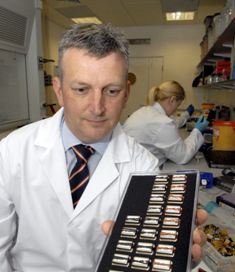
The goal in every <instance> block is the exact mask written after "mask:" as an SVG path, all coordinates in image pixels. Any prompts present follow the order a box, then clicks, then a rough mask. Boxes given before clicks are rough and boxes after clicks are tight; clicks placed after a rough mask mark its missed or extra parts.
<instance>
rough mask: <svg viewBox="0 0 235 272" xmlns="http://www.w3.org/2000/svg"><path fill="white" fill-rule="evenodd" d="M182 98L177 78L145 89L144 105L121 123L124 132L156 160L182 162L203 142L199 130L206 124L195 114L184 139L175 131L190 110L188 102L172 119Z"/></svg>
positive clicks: (189, 158) (186, 117) (205, 121)
mask: <svg viewBox="0 0 235 272" xmlns="http://www.w3.org/2000/svg"><path fill="white" fill-rule="evenodd" d="M184 98H185V91H184V89H183V87H182V86H181V85H180V84H179V83H178V82H176V81H173V80H169V81H166V82H163V83H162V84H160V86H159V87H153V88H152V89H150V90H149V94H148V98H147V106H144V107H141V108H140V109H138V110H137V111H136V112H134V113H133V114H132V115H131V116H130V117H129V118H128V119H127V120H126V122H125V123H124V130H125V132H126V133H127V134H129V135H130V136H133V137H134V138H135V139H136V140H137V141H138V142H139V143H141V144H142V145H143V146H145V147H146V148H147V149H148V150H149V151H151V152H152V153H153V154H154V155H155V156H156V157H157V158H158V159H159V160H160V164H163V163H164V162H165V161H166V160H167V159H169V160H172V161H173V162H175V163H177V164H185V163H187V162H188V161H190V160H191V159H192V157H193V156H194V155H195V153H196V152H197V151H198V149H199V148H200V146H201V145H202V144H203V141H204V138H203V136H202V133H201V132H202V131H203V130H204V129H205V128H206V127H207V125H208V121H207V120H204V118H199V120H198V121H197V123H196V124H195V128H194V129H193V130H192V132H191V133H190V135H189V136H188V137H187V138H186V139H185V140H183V139H182V138H181V137H180V135H179V131H178V127H179V126H181V125H182V124H183V123H185V122H186V120H187V119H188V117H189V115H190V114H191V113H192V112H193V106H192V105H190V106H189V107H188V108H187V111H188V113H187V114H183V115H182V119H181V120H180V121H178V122H176V120H174V119H173V118H171V117H170V116H171V115H172V114H173V113H174V112H175V111H176V110H177V108H178V107H179V106H180V104H181V103H182V101H183V100H184ZM183 119H184V120H183Z"/></svg>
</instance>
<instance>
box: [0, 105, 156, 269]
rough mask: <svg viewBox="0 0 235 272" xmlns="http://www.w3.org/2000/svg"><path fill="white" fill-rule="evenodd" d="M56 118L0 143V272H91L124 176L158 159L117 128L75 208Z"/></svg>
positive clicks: (152, 165)
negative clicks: (106, 221) (105, 222)
mask: <svg viewBox="0 0 235 272" xmlns="http://www.w3.org/2000/svg"><path fill="white" fill-rule="evenodd" d="M62 113H63V111H62V110H60V111H59V112H58V113H57V114H56V115H54V116H53V117H52V118H48V119H46V120H42V121H39V122H36V123H34V124H31V125H29V126H25V127H23V128H21V129H18V130H16V131H15V132H13V133H12V134H11V135H9V136H8V137H6V138H5V139H3V140H2V141H1V142H0V271H2V272H8V271H17V272H19V271H20V272H39V271H40V272H41V271H45V272H62V271H63V272H65V271H66V272H72V271H73V272H75V271H76V272H86V271H89V272H94V271H95V267H96V265H97V260H98V257H99V254H100V251H101V249H102V247H103V244H104V241H105V238H106V237H105V236H104V234H103V233H102V231H101V224H102V222H104V221H105V220H107V219H113V218H114V216H115V213H116V210H117V208H118V205H119V203H120V199H121V196H122V193H123V190H124V189H125V186H126V184H127V181H128V178H129V174H130V173H131V172H136V171H143V172H149V171H150V172H152V171H157V169H158V160H157V159H156V158H155V157H154V156H153V155H152V154H151V153H149V152H148V151H147V150H146V149H144V148H143V147H142V146H141V145H139V144H137V143H136V142H135V141H133V139H132V138H131V137H128V136H127V135H126V134H125V133H123V131H122V129H121V126H120V125H119V124H118V125H117V127H116V128H115V129H114V132H113V137H112V140H111V142H110V143H109V145H108V147H107V149H106V151H105V153H104V155H103V157H102V159H101V161H100V163H99V165H98V166H97V168H96V170H95V172H94V173H93V175H92V177H91V179H90V181H89V183H88V185H87V188H86V190H85V192H84V193H83V196H82V198H81V199H80V202H79V205H77V207H76V209H75V210H73V207H72V201H71V193H70V188H69V182H68V174H67V169H66V161H65V153H64V149H63V145H62V141H61V135H60V122H61V118H62ZM16 219H18V220H17V222H18V225H17V224H16ZM16 233H17V236H16ZM13 240H15V244H14V246H13Z"/></svg>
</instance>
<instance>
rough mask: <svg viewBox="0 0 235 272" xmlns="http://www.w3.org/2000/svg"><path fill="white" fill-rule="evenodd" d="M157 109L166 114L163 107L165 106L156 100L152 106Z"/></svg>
mask: <svg viewBox="0 0 235 272" xmlns="http://www.w3.org/2000/svg"><path fill="white" fill-rule="evenodd" d="M152 107H153V108H154V109H155V110H157V111H158V112H160V113H162V114H164V115H166V112H165V110H164V109H163V107H162V106H161V105H160V104H159V103H158V102H155V103H154V104H153V106H152Z"/></svg>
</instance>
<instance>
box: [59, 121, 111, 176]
mask: <svg viewBox="0 0 235 272" xmlns="http://www.w3.org/2000/svg"><path fill="white" fill-rule="evenodd" d="M61 135H62V142H63V145H64V150H65V157H66V163H67V169H68V174H69V173H71V171H72V169H73V167H74V165H75V163H76V161H77V159H76V156H75V154H74V152H73V150H72V146H74V145H78V144H84V145H86V144H85V143H83V142H81V141H80V140H79V139H78V138H77V137H76V136H75V135H74V134H73V133H72V132H71V130H70V129H69V128H68V126H67V125H66V123H65V121H64V119H63V120H62V123H61ZM110 139H111V133H110V134H109V135H107V136H106V137H105V138H103V139H102V140H100V141H99V142H97V143H94V144H89V145H90V146H91V147H93V148H94V149H95V153H94V154H93V155H92V156H91V157H90V159H89V160H88V168H89V172H90V176H92V174H93V173H94V171H95V169H96V167H97V165H98V163H99V161H100V160H101V158H102V156H103V154H104V152H105V150H106V148H107V146H108V143H109V141H110Z"/></svg>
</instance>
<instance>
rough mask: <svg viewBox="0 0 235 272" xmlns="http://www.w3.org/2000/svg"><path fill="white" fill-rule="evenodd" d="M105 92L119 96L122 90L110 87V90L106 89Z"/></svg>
mask: <svg viewBox="0 0 235 272" xmlns="http://www.w3.org/2000/svg"><path fill="white" fill-rule="evenodd" d="M105 92H106V94H107V95H109V96H117V95H118V94H119V92H120V90H115V89H109V90H106V91H105Z"/></svg>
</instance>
